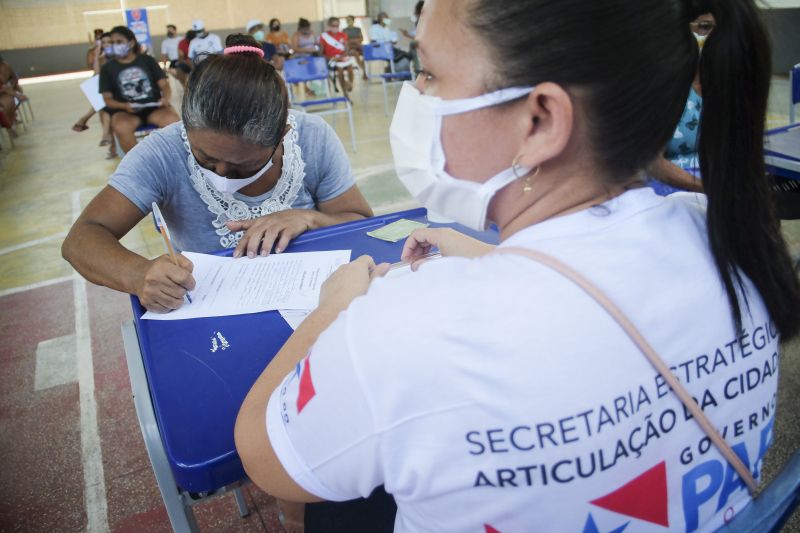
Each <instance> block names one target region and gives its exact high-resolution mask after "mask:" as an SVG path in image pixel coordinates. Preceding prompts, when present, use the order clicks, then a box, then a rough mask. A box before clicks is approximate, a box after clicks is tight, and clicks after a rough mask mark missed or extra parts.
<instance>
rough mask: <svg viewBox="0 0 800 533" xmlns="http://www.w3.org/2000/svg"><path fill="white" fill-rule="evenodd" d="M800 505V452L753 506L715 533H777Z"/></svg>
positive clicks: (795, 454) (796, 453)
mask: <svg viewBox="0 0 800 533" xmlns="http://www.w3.org/2000/svg"><path fill="white" fill-rule="evenodd" d="M798 504H800V452H795V453H794V455H793V456H792V457H791V458H790V459H789V462H787V463H786V465H785V466H784V467H783V468H782V469H781V471H780V473H778V475H777V476H776V477H775V479H773V480H772V482H771V483H770V484H769V485H767V486H766V487H765V488H764V489H763V490H762V491H761V493H760V494H759V495H758V497H757V498H756V499H755V500H753V502H752V503H750V505H748V506H747V507H745V508H744V510H742V512H740V513H739V514H737V515H736V516H735V517H734V518H733V520H731V521H730V522H729V523H728V524H727V525H725V526H723V527H721V528H720V529H718V530H717V531H716V533H778V532H779V531H780V530H781V528H782V527H783V525H784V524H785V523H786V521H787V520H788V519H789V518H790V517H791V516H792V513H794V511H795V509H797V506H798Z"/></svg>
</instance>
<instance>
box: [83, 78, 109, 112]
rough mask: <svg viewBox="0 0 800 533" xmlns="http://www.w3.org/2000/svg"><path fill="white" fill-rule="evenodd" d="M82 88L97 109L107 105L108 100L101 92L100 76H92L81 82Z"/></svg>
mask: <svg viewBox="0 0 800 533" xmlns="http://www.w3.org/2000/svg"><path fill="white" fill-rule="evenodd" d="M81 90H82V91H83V94H84V95H85V96H86V99H87V100H89V103H90V104H92V107H93V108H94V110H95V111H100V110H101V109H103V108H104V107H105V106H106V101H105V100H104V99H103V95H102V94H100V76H92V77H91V78H89V79H87V80H84V81H83V82H82V83H81Z"/></svg>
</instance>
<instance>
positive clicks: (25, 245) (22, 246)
mask: <svg viewBox="0 0 800 533" xmlns="http://www.w3.org/2000/svg"><path fill="white" fill-rule="evenodd" d="M66 236H67V232H66V231H60V232H58V233H56V234H53V235H48V236H47V237H42V238H41V239H34V240H32V241H26V242H21V243H19V244H15V245H14V246H9V247H8V248H1V249H0V255H5V254H10V253H11V252H16V251H17V250H23V249H25V248H30V247H31V246H36V245H37V244H42V243H45V242H50V241H54V240H56V239H63V238H64V237H66Z"/></svg>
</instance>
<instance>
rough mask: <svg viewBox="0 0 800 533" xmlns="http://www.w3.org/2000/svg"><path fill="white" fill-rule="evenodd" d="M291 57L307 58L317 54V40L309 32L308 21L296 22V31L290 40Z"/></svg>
mask: <svg viewBox="0 0 800 533" xmlns="http://www.w3.org/2000/svg"><path fill="white" fill-rule="evenodd" d="M290 44H291V47H292V51H293V52H292V57H293V58H295V57H308V56H312V55H317V54H318V53H319V39H318V38H317V36H316V35H315V34H314V32H313V31H312V30H311V23H310V22H309V21H308V19H304V18H301V19H300V20H298V21H297V31H296V32H294V33H293V34H292V39H291V43H290Z"/></svg>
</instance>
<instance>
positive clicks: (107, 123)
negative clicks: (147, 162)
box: [72, 32, 117, 159]
mask: <svg viewBox="0 0 800 533" xmlns="http://www.w3.org/2000/svg"><path fill="white" fill-rule="evenodd" d="M113 58H114V47H113V46H112V45H111V34H110V33H108V32H105V33H101V34H100V35H99V40H98V43H97V44H96V45H95V49H94V53H92V54H91V63H90V64H89V66H90V67H91V68H92V70H94V73H95V76H97V75H99V74H100V69H101V68H102V67H103V65H105V64H106V63H107V62H108V61H111V60H112V59H113ZM97 113H98V116H99V117H100V124H101V125H102V127H103V131H102V135H101V137H100V146H108V152H107V153H106V159H114V158H116V157H117V147H116V145H115V144H114V137H113V133H112V131H111V115H110V114H109V113H108V108H103V109H101V110H100V111H99V112H97ZM94 114H95V110H94V107H91V108H89V111H87V112H86V114H85V115H83V116H82V117H81V118H79V119H78V121H77V122H76V123H75V124H73V126H72V131H74V132H78V133H80V132H83V131H86V130H88V129H89V126H88V125H87V122H88V121H89V119H91V118H92V117H93V116H94Z"/></svg>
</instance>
